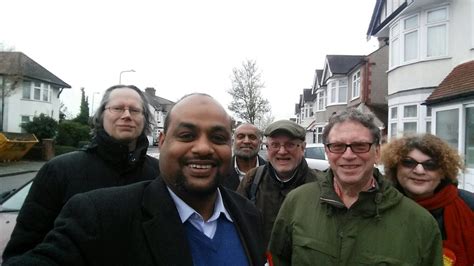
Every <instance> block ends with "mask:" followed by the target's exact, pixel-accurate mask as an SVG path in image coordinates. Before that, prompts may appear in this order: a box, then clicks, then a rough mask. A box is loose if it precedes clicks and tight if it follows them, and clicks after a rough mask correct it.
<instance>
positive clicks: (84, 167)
mask: <svg viewBox="0 0 474 266" xmlns="http://www.w3.org/2000/svg"><path fill="white" fill-rule="evenodd" d="M147 148H148V140H147V139H146V136H144V135H142V136H141V137H140V138H139V139H138V141H137V148H136V150H135V151H134V152H133V153H129V151H128V147H127V146H126V145H122V144H119V143H117V142H115V141H114V140H113V139H111V138H110V137H109V136H108V135H107V134H106V133H105V131H100V132H99V133H98V135H97V137H96V138H95V139H93V140H92V143H91V145H90V146H88V147H87V148H85V149H84V150H81V151H76V152H72V153H67V154H64V155H60V156H57V157H55V158H53V159H52V160H51V161H49V162H47V163H46V164H45V165H44V166H43V167H42V168H41V169H40V170H39V172H38V174H37V175H36V177H35V179H34V181H33V184H32V186H31V189H30V191H29V194H28V196H27V197H26V200H25V203H24V205H23V207H22V208H21V210H20V213H19V215H18V217H17V224H16V226H15V229H14V230H13V233H12V236H11V239H10V242H9V243H8V245H7V246H6V248H5V251H4V253H3V260H4V261H7V260H8V259H9V258H11V257H13V256H17V255H21V254H23V253H25V252H27V251H28V250H30V249H32V248H34V247H35V246H36V245H37V244H38V243H40V242H41V241H42V240H43V238H44V236H45V235H46V234H47V233H48V232H49V231H50V230H51V229H52V228H53V223H54V219H56V217H57V216H58V214H59V212H60V211H61V208H62V207H63V206H64V204H65V203H66V202H67V201H68V200H69V199H70V198H71V197H72V196H74V195H75V194H78V193H82V192H86V191H90V190H93V189H98V188H104V187H111V186H122V185H127V184H131V183H135V182H139V181H144V180H150V179H154V178H156V177H157V176H158V175H159V172H160V171H159V165H158V160H157V159H155V158H153V157H150V156H148V155H146V152H147Z"/></svg>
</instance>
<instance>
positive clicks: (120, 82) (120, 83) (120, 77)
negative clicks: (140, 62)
mask: <svg viewBox="0 0 474 266" xmlns="http://www.w3.org/2000/svg"><path fill="white" fill-rule="evenodd" d="M126 72H135V70H133V69H129V70H123V71H120V75H119V85H122V74H123V73H126Z"/></svg>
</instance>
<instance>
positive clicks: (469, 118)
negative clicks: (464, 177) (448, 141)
mask: <svg viewBox="0 0 474 266" xmlns="http://www.w3.org/2000/svg"><path fill="white" fill-rule="evenodd" d="M466 166H467V167H469V168H474V107H470V108H466Z"/></svg>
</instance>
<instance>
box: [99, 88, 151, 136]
mask: <svg viewBox="0 0 474 266" xmlns="http://www.w3.org/2000/svg"><path fill="white" fill-rule="evenodd" d="M115 89H131V90H134V91H136V92H137V93H138V95H140V98H141V99H142V108H143V116H144V118H145V119H144V121H145V123H144V126H143V132H142V134H143V133H145V134H146V135H149V134H151V128H152V125H153V114H152V112H151V109H150V107H149V101H148V98H147V96H146V95H145V93H144V92H143V91H141V90H140V89H139V88H138V87H136V86H133V85H115V86H112V87H110V88H108V89H107V90H106V91H105V93H104V97H102V100H101V101H100V105H99V108H97V111H96V112H95V114H94V116H93V117H92V120H91V124H92V136H93V137H95V136H96V135H97V131H99V130H101V129H104V111H105V106H106V105H107V104H108V103H109V101H110V93H112V91H113V90H115Z"/></svg>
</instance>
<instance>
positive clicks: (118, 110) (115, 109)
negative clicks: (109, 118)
mask: <svg viewBox="0 0 474 266" xmlns="http://www.w3.org/2000/svg"><path fill="white" fill-rule="evenodd" d="M105 109H106V110H109V112H111V113H113V114H123V113H124V112H125V110H128V112H129V113H130V115H131V116H138V115H142V114H143V111H142V110H140V109H138V108H132V107H129V108H125V107H120V106H110V107H106V108H105Z"/></svg>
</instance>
